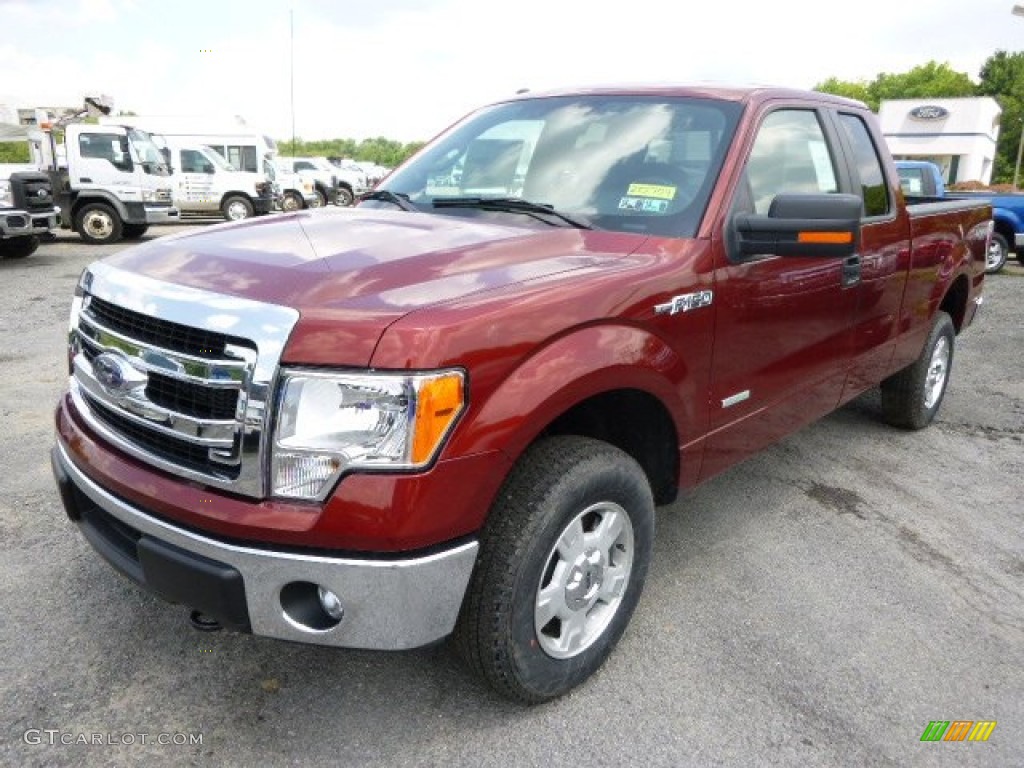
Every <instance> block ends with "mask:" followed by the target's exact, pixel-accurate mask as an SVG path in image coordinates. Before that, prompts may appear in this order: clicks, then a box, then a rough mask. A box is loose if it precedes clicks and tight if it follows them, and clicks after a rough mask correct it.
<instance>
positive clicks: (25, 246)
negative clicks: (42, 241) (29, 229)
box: [0, 235, 39, 259]
mask: <svg viewBox="0 0 1024 768" xmlns="http://www.w3.org/2000/svg"><path fill="white" fill-rule="evenodd" d="M38 247H39V238H38V237H36V236H35V235H24V236H22V237H12V238H8V239H7V240H0V258H3V259H24V258H25V257H26V256H31V255H32V254H33V253H35V252H36V249H37V248H38Z"/></svg>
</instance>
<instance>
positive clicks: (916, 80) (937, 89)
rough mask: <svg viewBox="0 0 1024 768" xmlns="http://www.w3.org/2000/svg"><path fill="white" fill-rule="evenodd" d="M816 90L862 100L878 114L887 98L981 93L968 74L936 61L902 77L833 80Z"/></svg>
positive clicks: (886, 75)
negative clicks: (868, 80)
mask: <svg viewBox="0 0 1024 768" xmlns="http://www.w3.org/2000/svg"><path fill="white" fill-rule="evenodd" d="M814 90H816V91H821V92H822V93H833V94H835V95H837V96H846V97H848V98H852V99H858V100H860V101H863V102H864V103H865V104H867V105H868V107H870V108H871V109H872V110H873V111H875V112H877V111H878V107H879V105H880V104H881V102H882V101H883V100H884V99H922V98H957V97H962V96H974V95H976V94H977V92H978V89H977V86H976V85H975V84H974V83H973V82H972V81H971V78H970V77H969V76H968V75H966V74H964V73H963V72H957V71H956V70H954V69H953V68H952V67H950V66H949V64H939V63H938V62H935V61H929V62H928V63H927V64H921V65H920V66H917V67H914V68H913V69H911V70H910V71H909V72H903V73H900V74H892V73H889V72H880V73H878V75H876V76H875V79H874V80H872V81H870V82H865V81H863V80H859V81H849V80H839V79H838V78H835V77H830V78H829V79H828V80H825V81H824V82H822V83H819V84H818V85H816V86H814Z"/></svg>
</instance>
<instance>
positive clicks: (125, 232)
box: [121, 224, 149, 240]
mask: <svg viewBox="0 0 1024 768" xmlns="http://www.w3.org/2000/svg"><path fill="white" fill-rule="evenodd" d="M148 230H149V224H125V225H123V226H122V227H121V235H122V237H124V239H125V240H138V239H139V238H140V237H142V236H143V235H144V234H146V232H147V231H148Z"/></svg>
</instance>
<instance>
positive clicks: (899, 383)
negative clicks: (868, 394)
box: [882, 311, 956, 429]
mask: <svg viewBox="0 0 1024 768" xmlns="http://www.w3.org/2000/svg"><path fill="white" fill-rule="evenodd" d="M955 339H956V331H955V329H954V327H953V321H952V319H950V317H949V315H947V314H946V313H945V312H942V311H939V312H937V313H936V315H935V320H934V321H933V323H932V330H931V332H930V333H929V334H928V339H927V341H925V344H924V349H922V350H921V356H920V357H919V358H917V360H916V361H915V362H913V363H912V364H910V365H909V366H907V367H906V368H904V369H903V370H902V371H900V372H899V373H897V374H895V375H893V376H890V377H889V378H888V379H886V380H885V381H883V382H882V413H883V415H884V417H885V420H886V421H887V422H888V423H889V424H891V425H892V426H894V427H902V428H903V429H924V428H925V427H927V426H928V425H929V424H931V422H932V419H934V418H935V414H936V413H938V411H939V406H941V405H942V398H943V396H944V395H945V394H946V386H947V385H948V384H949V374H950V371H951V370H952V368H953V345H954V341H955Z"/></svg>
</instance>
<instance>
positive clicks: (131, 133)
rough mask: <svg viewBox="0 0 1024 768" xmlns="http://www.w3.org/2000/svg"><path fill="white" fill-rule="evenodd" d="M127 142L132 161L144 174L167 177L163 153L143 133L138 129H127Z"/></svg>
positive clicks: (167, 169) (168, 173)
mask: <svg viewBox="0 0 1024 768" xmlns="http://www.w3.org/2000/svg"><path fill="white" fill-rule="evenodd" d="M128 142H129V146H130V147H131V153H132V160H134V161H135V162H137V163H139V165H141V166H142V167H143V170H145V171H146V173H149V174H153V175H155V176H169V175H170V169H169V168H168V167H167V165H166V163H165V159H164V155H163V153H162V152H161V151H160V150H159V149H158V148H157V145H156V142H154V141H153V138H152V137H151V136H150V135H149V134H148V133H146V132H145V131H140V130H139V129H138V128H129V129H128Z"/></svg>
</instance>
